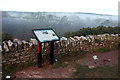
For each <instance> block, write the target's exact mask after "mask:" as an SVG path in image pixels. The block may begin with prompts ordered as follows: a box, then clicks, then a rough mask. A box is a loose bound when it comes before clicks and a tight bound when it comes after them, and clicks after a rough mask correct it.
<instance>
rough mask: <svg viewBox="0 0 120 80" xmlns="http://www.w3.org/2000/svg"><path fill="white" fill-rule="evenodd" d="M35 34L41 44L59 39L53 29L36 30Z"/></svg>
mask: <svg viewBox="0 0 120 80" xmlns="http://www.w3.org/2000/svg"><path fill="white" fill-rule="evenodd" d="M33 33H34V34H35V36H36V37H37V39H38V40H39V41H40V42H49V41H57V40H59V37H58V36H57V35H56V33H55V32H54V31H53V29H34V30H33Z"/></svg>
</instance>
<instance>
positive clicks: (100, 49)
mask: <svg viewBox="0 0 120 80" xmlns="http://www.w3.org/2000/svg"><path fill="white" fill-rule="evenodd" d="M108 51H110V49H109V48H107V47H105V48H98V49H96V50H94V52H108Z"/></svg>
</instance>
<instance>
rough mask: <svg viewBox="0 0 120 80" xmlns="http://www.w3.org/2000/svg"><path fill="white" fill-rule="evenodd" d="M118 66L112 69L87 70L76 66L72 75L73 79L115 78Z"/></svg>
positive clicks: (105, 67)
mask: <svg viewBox="0 0 120 80" xmlns="http://www.w3.org/2000/svg"><path fill="white" fill-rule="evenodd" d="M117 77H118V65H115V66H114V67H109V66H103V67H96V68H93V69H89V68H88V66H81V65H80V64H77V65H76V72H74V73H73V78H117Z"/></svg>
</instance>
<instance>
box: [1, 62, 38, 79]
mask: <svg viewBox="0 0 120 80" xmlns="http://www.w3.org/2000/svg"><path fill="white" fill-rule="evenodd" d="M36 65H37V63H35V62H29V63H27V64H22V65H9V66H5V65H3V66H2V71H3V73H2V77H3V78H5V77H6V76H7V75H9V76H11V77H12V78H14V77H15V76H14V73H15V72H16V71H17V70H21V69H23V68H27V67H29V66H36Z"/></svg>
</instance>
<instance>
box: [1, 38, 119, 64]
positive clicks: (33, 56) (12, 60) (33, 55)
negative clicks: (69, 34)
mask: <svg viewBox="0 0 120 80" xmlns="http://www.w3.org/2000/svg"><path fill="white" fill-rule="evenodd" d="M119 43H120V38H117V39H111V40H104V41H101V42H100V43H97V42H91V43H90V42H84V43H82V45H80V44H76V45H74V46H73V45H71V44H69V45H67V46H65V45H60V43H55V44H54V45H55V50H54V52H55V55H59V54H64V53H67V52H72V51H80V50H84V51H88V52H90V53H93V51H94V50H97V49H99V48H110V49H113V48H114V47H117V46H118V44H119ZM42 48H43V50H42V51H43V52H42V53H43V54H42V56H43V57H44V59H46V58H47V60H49V59H48V58H49V56H47V57H46V55H49V45H45V46H44V47H42ZM37 54H38V53H37V46H35V47H34V48H29V49H26V50H25V51H22V50H19V51H17V50H16V51H12V52H9V53H4V54H3V56H2V63H3V65H12V64H19V65H20V64H26V63H29V62H37V59H38V57H37Z"/></svg>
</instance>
